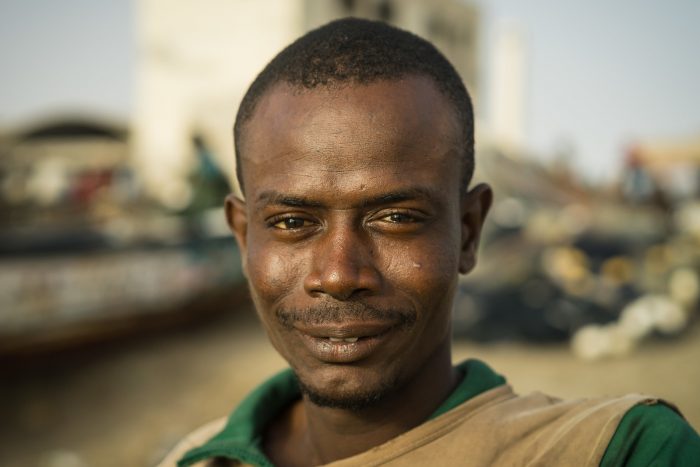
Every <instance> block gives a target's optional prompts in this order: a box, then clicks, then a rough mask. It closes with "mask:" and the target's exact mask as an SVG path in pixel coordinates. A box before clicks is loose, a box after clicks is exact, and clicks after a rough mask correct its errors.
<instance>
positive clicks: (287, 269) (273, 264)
mask: <svg viewBox="0 0 700 467" xmlns="http://www.w3.org/2000/svg"><path fill="white" fill-rule="evenodd" d="M298 271H299V267H298V264H296V260H295V258H294V257H293V255H292V254H290V253H289V252H285V251H281V250H275V249H273V248H269V247H263V246H261V245H251V247H250V248H249V249H248V277H249V281H250V284H251V286H252V287H253V289H254V291H255V293H256V294H257V295H258V298H259V299H261V300H262V301H263V302H264V303H263V304H266V305H269V304H271V303H275V302H277V301H278V300H279V299H280V298H282V297H284V296H286V295H288V294H289V293H290V292H291V291H292V290H293V289H294V284H295V283H296V282H298V277H297V275H298Z"/></svg>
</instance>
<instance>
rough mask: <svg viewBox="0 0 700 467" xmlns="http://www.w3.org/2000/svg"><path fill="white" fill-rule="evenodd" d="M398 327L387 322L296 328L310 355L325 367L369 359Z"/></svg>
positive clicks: (300, 326) (299, 326)
mask: <svg viewBox="0 0 700 467" xmlns="http://www.w3.org/2000/svg"><path fill="white" fill-rule="evenodd" d="M397 328H398V326H397V325H396V324H395V323H388V322H362V323H343V324H323V325H304V326H302V325H298V326H295V327H294V329H295V330H296V331H297V332H298V333H299V335H300V337H301V339H302V341H303V342H304V344H305V345H306V348H307V349H308V350H309V352H310V353H311V354H312V355H313V356H314V357H316V358H317V359H319V360H320V361H322V362H324V363H353V362H357V361H360V360H364V359H366V358H368V357H370V356H371V355H372V354H374V352H375V351H376V350H377V349H378V348H379V347H380V346H381V345H382V344H383V343H385V342H387V341H388V340H389V338H390V336H391V334H393V333H394V332H395V331H396V330H397Z"/></svg>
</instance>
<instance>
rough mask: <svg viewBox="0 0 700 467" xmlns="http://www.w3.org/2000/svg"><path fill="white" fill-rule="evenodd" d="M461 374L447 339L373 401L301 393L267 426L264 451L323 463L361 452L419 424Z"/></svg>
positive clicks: (289, 460)
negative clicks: (363, 404) (326, 402)
mask: <svg viewBox="0 0 700 467" xmlns="http://www.w3.org/2000/svg"><path fill="white" fill-rule="evenodd" d="M459 380H460V375H459V372H458V371H457V370H456V369H455V368H453V367H452V363H451V357H450V349H449V344H448V346H447V347H446V348H444V349H438V351H437V352H436V353H435V354H434V355H433V356H432V357H431V358H430V359H428V361H427V362H426V363H425V364H424V365H423V367H422V368H421V370H420V371H419V373H418V374H417V375H416V376H415V377H414V378H413V379H412V380H411V381H409V382H408V383H407V384H406V385H405V386H404V387H402V388H401V391H400V392H398V393H395V394H392V395H391V396H388V397H386V398H385V400H383V401H381V402H379V403H377V404H376V405H373V406H372V407H369V408H366V409H363V410H360V411H352V410H345V409H337V408H329V407H321V406H318V405H316V404H314V403H313V402H311V401H309V400H308V398H306V397H304V398H303V399H301V400H299V401H297V402H295V403H294V404H292V406H290V407H289V408H288V409H287V410H286V411H285V412H284V413H283V414H280V417H278V418H277V419H276V420H275V421H274V422H273V423H272V424H271V425H270V426H269V427H268V429H267V431H266V433H265V440H264V449H265V452H266V454H267V455H268V457H270V459H271V460H272V461H273V463H274V464H275V465H280V466H304V465H319V464H326V463H329V462H332V461H335V460H338V459H343V458H346V457H350V456H353V455H355V454H359V453H361V452H364V451H366V450H368V449H370V448H372V447H374V446H378V445H380V444H382V443H384V442H386V441H388V440H390V439H392V438H395V437H396V436H398V435H400V434H402V433H404V432H406V431H408V430H410V429H412V428H414V427H416V426H418V425H420V424H421V423H422V422H424V421H425V420H426V419H428V418H429V417H430V415H431V414H432V413H433V412H434V411H435V410H436V409H437V408H438V407H439V406H440V404H441V403H442V402H443V401H444V400H445V399H446V398H447V396H449V394H450V393H451V392H452V391H453V390H454V388H455V387H456V386H457V384H458V383H459Z"/></svg>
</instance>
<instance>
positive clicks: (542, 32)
mask: <svg viewBox="0 0 700 467" xmlns="http://www.w3.org/2000/svg"><path fill="white" fill-rule="evenodd" d="M347 15H354V16H361V17H367V18H374V19H381V20H385V21H388V22H391V23H393V24H396V25H398V26H400V27H403V28H406V29H409V30H411V31H414V32H416V33H417V34H419V35H421V36H423V37H425V38H427V39H429V40H431V41H432V42H433V43H434V44H436V45H437V46H438V48H440V49H441V50H442V51H443V52H444V53H445V54H446V55H447V56H448V58H449V59H450V60H451V61H452V62H453V64H454V65H455V67H456V68H457V69H458V71H459V72H460V74H461V75H462V77H463V78H464V80H465V83H466V84H467V87H468V88H469V90H470V93H471V95H472V97H473V100H474V102H475V108H476V120H477V174H476V180H478V181H488V182H489V183H491V184H492V185H493V187H494V189H495V193H496V200H495V204H494V208H493V211H492V213H491V216H490V220H489V223H488V225H487V226H486V231H485V235H484V236H485V238H484V240H483V245H482V251H481V260H480V265H479V266H478V268H477V269H476V271H475V272H474V273H473V274H471V275H470V276H469V277H468V278H463V280H462V282H461V284H460V290H459V294H458V297H457V300H456V304H455V310H454V323H455V324H454V333H455V359H456V360H459V359H463V358H469V357H476V358H481V359H484V360H486V361H487V362H489V363H490V364H491V365H492V366H493V367H494V368H495V369H496V370H497V371H500V372H502V373H503V374H505V375H506V376H507V377H508V378H509V380H510V382H511V384H512V385H513V386H514V387H515V389H516V390H517V391H520V392H528V391H532V390H536V389H538V390H542V391H544V392H548V393H552V394H555V395H558V396H563V397H583V396H593V395H603V394H618V393H624V392H645V393H653V394H656V395H659V396H661V397H664V398H667V399H669V400H671V401H673V402H675V403H676V404H678V405H679V406H680V407H681V409H682V410H683V411H684V413H685V415H686V417H687V419H688V420H689V421H690V422H691V423H692V424H693V425H694V426H695V427H696V428H697V427H698V426H700V399H698V397H697V393H698V389H700V365H698V364H697V361H698V359H700V326H699V325H698V324H697V321H698V319H697V309H698V303H699V299H698V297H699V295H700V279H699V277H700V99H698V92H697V83H700V60H698V58H697V44H699V43H700V29H699V28H698V27H697V25H698V24H699V23H700V4H699V3H698V2H695V1H694V0H672V1H668V2H652V1H645V2H636V1H632V0H621V1H618V2H603V1H588V2H583V1H580V2H555V1H554V0H549V1H545V0H538V1H532V2H519V1H517V0H492V1H487V0H481V1H477V0H473V1H466V0H464V1H461V0H439V1H438V0H436V1H431V2H426V1H420V0H198V1H195V0H140V1H127V0H123V1H119V0H108V1H102V2H93V1H89V0H66V1H63V2H51V1H48V0H31V1H21V0H0V63H2V70H3V71H2V74H0V370H1V373H0V413H2V414H3V420H4V423H3V424H2V426H0V465H12V466H37V465H38V466H49V467H81V466H123V465H152V464H154V463H155V462H157V461H158V460H159V459H160V458H161V457H162V456H163V455H164V453H165V452H166V451H167V450H168V449H169V448H170V447H171V446H172V445H173V444H174V443H175V442H176V441H177V440H178V439H179V438H180V437H181V436H183V435H184V434H185V433H187V432H189V431H191V430H192V429H193V428H195V427H196V426H198V425H200V424H202V423H204V422H206V421H208V420H210V419H212V418H216V417H219V416H221V415H223V414H226V413H228V412H229V411H230V410H231V408H232V407H233V406H235V405H236V403H237V402H238V401H239V400H240V399H241V398H242V397H243V396H244V395H245V394H246V393H247V392H248V391H249V390H250V389H251V388H253V387H254V386H255V385H256V384H258V383H259V382H260V381H261V380H263V379H264V378H266V377H267V376H269V375H270V374H272V373H273V372H274V371H276V370H278V369H280V368H282V367H284V362H283V361H282V360H281V359H280V358H279V357H278V356H277V355H276V353H275V352H274V351H273V350H272V348H271V347H270V346H269V345H268V344H267V342H266V340H265V336H264V334H263V332H262V330H261V329H260V327H259V325H258V324H257V322H256V320H255V313H254V310H253V309H252V307H251V305H250V303H249V301H248V297H247V292H246V287H245V283H244V279H243V277H242V275H241V270H240V264H239V255H238V251H237V249H236V246H235V244H234V242H233V240H232V239H231V238H230V235H229V233H228V229H227V226H226V224H225V219H224V216H223V211H222V200H223V197H224V196H225V195H226V194H227V193H229V192H230V191H232V190H236V187H235V186H234V184H233V174H234V165H233V164H234V158H233V144H232V135H231V134H232V131H231V128H232V124H233V117H234V115H235V111H236V108H237V105H238V102H239V100H240V99H241V97H242V95H243V93H244V92H245V90H246V89H247V86H248V85H249V84H250V82H251V81H252V79H253V78H254V77H255V75H256V73H257V72H259V71H260V70H261V69H262V67H263V66H264V65H265V64H266V63H267V61H268V60H269V59H271V58H272V57H273V56H274V54H275V53H277V52H278V51H279V50H280V49H281V48H282V47H284V46H285V45H286V44H288V43H289V42H291V41H292V40H293V39H294V38H296V37H298V36H299V35H301V34H303V33H304V32H305V31H307V30H309V29H311V28H313V27H316V26H319V25H321V24H323V23H325V22H327V21H329V20H331V19H333V18H337V17H342V16H347Z"/></svg>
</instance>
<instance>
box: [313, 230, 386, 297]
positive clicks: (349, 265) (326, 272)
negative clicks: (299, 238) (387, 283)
mask: <svg viewBox="0 0 700 467" xmlns="http://www.w3.org/2000/svg"><path fill="white" fill-rule="evenodd" d="M315 247H316V248H314V253H313V255H314V257H313V258H312V260H311V270H310V271H309V274H308V275H307V277H306V279H305V281H304V288H305V289H306V292H307V293H308V294H310V295H317V294H325V295H329V296H331V297H333V298H335V299H336V300H349V299H351V298H355V297H357V296H361V295H371V294H374V293H376V292H377V291H378V290H379V288H380V287H381V274H380V273H379V271H378V269H377V267H376V264H375V258H374V253H373V250H372V246H371V239H370V238H369V237H368V236H367V235H366V234H364V233H363V232H362V231H361V230H360V231H358V230H356V229H353V228H352V227H350V226H337V227H333V228H329V229H328V230H327V231H326V232H324V233H322V234H321V235H320V236H319V237H318V238H317V239H316V245H315Z"/></svg>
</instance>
